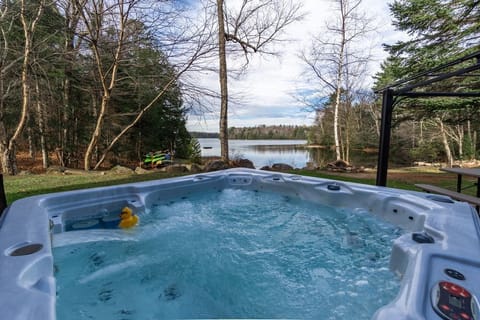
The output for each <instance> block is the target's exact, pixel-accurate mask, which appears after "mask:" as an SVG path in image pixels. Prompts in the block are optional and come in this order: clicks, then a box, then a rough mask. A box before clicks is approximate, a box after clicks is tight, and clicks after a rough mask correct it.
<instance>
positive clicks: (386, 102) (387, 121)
mask: <svg viewBox="0 0 480 320" xmlns="http://www.w3.org/2000/svg"><path fill="white" fill-rule="evenodd" d="M455 67H456V68H455ZM450 68H453V69H454V70H453V71H451V70H450V71H448V72H446V71H445V70H446V69H450ZM477 70H480V51H476V52H474V53H472V54H469V55H466V56H464V57H462V58H459V59H456V60H453V61H451V62H448V63H445V64H443V65H440V66H438V67H435V68H433V69H430V70H427V71H424V72H421V73H419V74H417V75H414V76H412V77H410V78H407V79H404V80H400V81H397V82H395V83H393V84H391V85H388V86H386V87H385V88H382V89H380V90H376V91H375V93H377V94H379V93H381V94H382V115H381V127H380V142H379V148H378V163H377V180H376V184H377V186H383V187H385V186H386V185H387V172H388V158H389V153H390V137H391V129H392V114H393V108H394V106H395V104H396V103H397V102H398V100H397V98H399V97H405V98H426V97H457V98H479V97H480V91H464V92H428V91H414V90H415V89H418V88H422V87H426V86H428V85H430V84H433V83H436V82H439V81H443V80H446V79H450V78H453V77H459V76H474V77H480V74H472V73H473V72H474V71H477Z"/></svg>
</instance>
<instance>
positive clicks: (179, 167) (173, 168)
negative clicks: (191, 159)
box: [165, 164, 188, 173]
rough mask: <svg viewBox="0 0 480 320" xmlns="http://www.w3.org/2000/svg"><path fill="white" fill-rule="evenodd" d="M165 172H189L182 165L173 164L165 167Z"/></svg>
mask: <svg viewBox="0 0 480 320" xmlns="http://www.w3.org/2000/svg"><path fill="white" fill-rule="evenodd" d="M165 172H168V173H185V172H188V168H187V167H185V166H184V165H181V164H172V165H170V166H166V167H165Z"/></svg>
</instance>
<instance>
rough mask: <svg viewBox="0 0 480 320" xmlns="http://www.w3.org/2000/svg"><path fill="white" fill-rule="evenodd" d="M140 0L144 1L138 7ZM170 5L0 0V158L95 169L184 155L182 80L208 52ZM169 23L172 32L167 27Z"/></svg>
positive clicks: (10, 169) (187, 148)
mask: <svg viewBox="0 0 480 320" xmlns="http://www.w3.org/2000/svg"><path fill="white" fill-rule="evenodd" d="M147 4H148V5H147ZM182 10H183V9H182V7H181V5H180V4H179V5H178V6H177V5H176V3H173V2H172V3H167V2H166V3H163V1H160V2H150V1H137V0H134V1H122V0H119V1H90V0H80V1H73V0H59V1H45V0H38V1H37V0H35V1H31V0H21V1H17V0H4V1H3V0H2V1H0V31H1V33H0V66H1V72H0V159H1V166H2V172H3V173H4V174H10V175H15V174H16V173H17V161H16V157H17V152H28V153H29V154H30V155H31V156H32V157H34V156H35V155H36V154H37V153H41V155H42V160H43V167H44V168H47V167H48V166H49V164H50V162H51V159H52V157H55V156H56V157H57V159H58V160H59V162H60V164H61V165H62V166H68V167H78V168H84V169H85V170H90V169H97V168H99V167H100V166H102V165H105V164H107V165H108V164H110V165H111V164H115V163H117V162H118V161H120V160H119V159H123V160H127V161H129V160H130V161H136V163H138V161H139V160H140V159H141V158H142V156H143V155H144V154H145V153H147V152H149V151H152V150H172V151H173V150H175V152H176V155H178V156H179V157H188V156H189V153H190V152H191V145H192V143H191V138H190V135H189V134H188V132H187V130H186V128H185V123H186V115H187V112H188V108H187V107H186V106H185V103H184V101H185V99H184V97H185V95H187V94H188V92H187V91H186V90H185V86H186V85H187V83H186V82H184V83H181V82H180V81H179V77H180V76H181V75H182V74H183V73H185V72H187V71H188V70H189V69H191V68H193V66H194V61H196V60H198V59H199V58H200V57H202V56H206V55H207V53H208V52H210V51H211V47H208V46H209V45H208V43H207V42H206V41H204V40H202V37H207V36H208V35H207V34H206V33H202V32H201V31H199V29H196V28H197V26H196V25H195V24H194V23H191V21H189V19H188V15H179V14H178V13H179V12H181V11H182ZM172 25H175V26H176V27H175V28H172Z"/></svg>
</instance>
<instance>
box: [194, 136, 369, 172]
mask: <svg viewBox="0 0 480 320" xmlns="http://www.w3.org/2000/svg"><path fill="white" fill-rule="evenodd" d="M198 141H199V142H200V146H201V147H202V156H203V157H219V156H220V140H219V139H217V138H200V139H198ZM229 149H230V150H229V156H230V159H235V158H244V159H249V160H250V161H252V162H253V164H254V166H255V168H257V169H259V168H261V167H263V166H271V165H272V164H274V163H286V164H289V165H291V166H292V167H294V168H303V167H305V166H306V165H307V162H312V163H315V164H316V165H317V166H319V167H325V166H326V165H327V163H329V162H332V161H334V160H335V151H334V150H333V149H330V148H308V147H307V140H229ZM350 156H351V163H352V164H353V165H355V166H357V167H358V166H364V167H374V166H375V165H376V163H377V154H376V153H366V152H363V151H362V150H352V152H351V155H350Z"/></svg>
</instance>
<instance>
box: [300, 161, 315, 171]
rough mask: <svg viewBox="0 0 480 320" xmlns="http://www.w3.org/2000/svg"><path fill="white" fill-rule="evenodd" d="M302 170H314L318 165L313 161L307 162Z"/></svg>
mask: <svg viewBox="0 0 480 320" xmlns="http://www.w3.org/2000/svg"><path fill="white" fill-rule="evenodd" d="M303 170H310V171H315V170H318V166H317V164H316V163H315V162H307V165H306V166H305V167H304V168H303Z"/></svg>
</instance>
